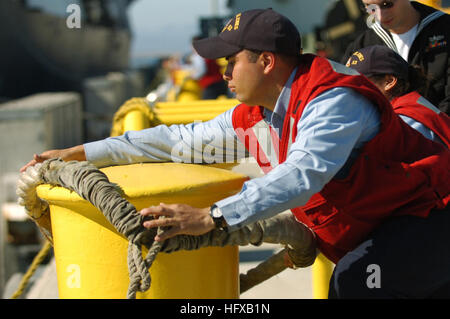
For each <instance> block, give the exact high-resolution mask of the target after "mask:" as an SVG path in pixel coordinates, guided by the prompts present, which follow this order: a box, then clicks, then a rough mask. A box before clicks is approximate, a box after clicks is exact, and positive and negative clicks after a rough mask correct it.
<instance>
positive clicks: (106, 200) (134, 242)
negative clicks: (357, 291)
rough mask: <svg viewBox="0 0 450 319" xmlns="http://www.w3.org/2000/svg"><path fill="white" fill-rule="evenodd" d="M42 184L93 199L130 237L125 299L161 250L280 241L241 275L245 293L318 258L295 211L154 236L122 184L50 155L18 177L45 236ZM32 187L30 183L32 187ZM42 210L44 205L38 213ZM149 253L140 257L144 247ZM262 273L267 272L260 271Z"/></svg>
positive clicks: (139, 287) (146, 281) (145, 282)
mask: <svg viewBox="0 0 450 319" xmlns="http://www.w3.org/2000/svg"><path fill="white" fill-rule="evenodd" d="M39 184H50V185H57V186H62V187H65V188H67V189H70V190H72V191H74V192H76V193H77V194H78V195H80V196H81V197H82V198H84V199H86V200H87V201H89V202H91V203H92V204H93V205H94V206H95V207H96V208H97V209H99V210H100V211H101V212H102V213H103V214H104V215H105V217H106V218H107V220H108V221H109V222H110V223H111V224H112V225H113V226H114V227H115V228H116V229H117V231H118V232H119V233H121V234H123V235H124V236H125V237H126V238H127V239H128V240H129V244H128V257H127V262H128V271H129V277H130V283H129V287H128V292H127V298H129V299H134V298H136V293H137V292H138V291H140V292H145V291H147V290H148V289H149V288H150V285H151V277H150V273H149V271H148V270H149V268H150V267H151V265H152V263H153V261H154V260H155V257H156V255H157V254H158V253H159V252H160V251H163V252H167V253H170V252H174V251H178V250H194V249H199V248H202V247H208V246H219V247H223V246H227V245H241V246H243V245H248V244H251V245H255V246H259V245H261V244H262V243H263V242H266V243H276V244H282V245H284V246H285V249H284V250H282V251H281V252H280V253H278V254H276V255H275V256H273V257H272V258H270V259H269V260H267V261H265V262H263V263H261V264H260V265H259V266H258V267H256V268H255V269H253V270H251V271H249V272H248V273H247V274H246V275H241V276H240V280H241V286H242V287H241V292H243V291H245V290H248V289H249V288H251V287H253V286H255V285H256V284H258V283H260V282H262V281H264V280H266V279H267V278H270V277H271V276H273V275H275V274H277V273H279V272H280V271H282V270H283V269H285V268H287V267H292V268H294V267H307V266H309V265H311V264H312V263H313V262H314V260H315V257H316V245H315V238H314V235H313V233H312V232H311V231H310V230H309V229H308V228H307V227H306V226H305V225H303V224H301V223H299V222H297V221H296V220H295V218H294V216H293V215H292V214H291V213H288V212H286V213H282V214H279V215H277V216H275V217H272V218H269V219H267V220H262V221H258V222H255V223H253V224H251V225H248V226H245V227H243V228H241V229H239V230H237V231H234V232H230V233H228V232H227V231H225V230H220V229H215V230H212V231H211V232H208V233H206V234H204V235H201V236H188V235H179V236H175V237H173V238H170V239H168V240H166V241H164V242H162V243H160V242H155V241H154V240H153V239H154V237H155V235H156V233H157V232H161V231H162V229H158V230H155V229H151V230H148V229H146V228H144V227H143V226H142V224H143V221H144V218H148V217H144V216H142V215H140V214H139V213H138V212H137V210H136V208H135V207H134V206H133V205H132V204H131V203H129V202H128V201H127V200H125V199H124V198H123V197H122V195H123V191H122V190H121V189H120V187H119V186H118V185H115V184H112V183H110V182H109V180H108V178H107V176H106V175H105V174H104V173H103V172H101V171H100V170H98V169H97V168H96V167H95V166H94V165H92V164H90V163H88V162H78V161H71V162H64V161H62V160H61V159H50V160H47V161H45V162H44V163H42V164H37V165H35V166H32V167H28V169H27V170H26V172H25V173H23V174H22V176H21V181H19V184H18V185H19V186H18V191H17V193H18V195H19V197H21V199H20V200H19V202H20V203H21V204H22V205H24V206H25V208H26V210H27V212H28V214H29V215H30V217H32V218H33V220H35V222H36V223H37V224H38V226H39V228H40V229H41V230H42V231H43V233H44V234H47V235H48V236H49V237H50V239H51V227H50V218H49V215H50V214H49V212H48V205H47V203H45V202H44V201H43V200H41V199H39V198H38V196H37V195H36V190H35V188H36V187H37V185H39ZM30 185H31V186H30ZM38 209H44V211H43V212H38ZM43 221H44V222H43ZM142 245H144V246H146V247H147V248H148V249H149V251H148V253H147V255H146V257H145V258H143V257H142V253H141V247H142ZM261 271H263V272H264V273H261Z"/></svg>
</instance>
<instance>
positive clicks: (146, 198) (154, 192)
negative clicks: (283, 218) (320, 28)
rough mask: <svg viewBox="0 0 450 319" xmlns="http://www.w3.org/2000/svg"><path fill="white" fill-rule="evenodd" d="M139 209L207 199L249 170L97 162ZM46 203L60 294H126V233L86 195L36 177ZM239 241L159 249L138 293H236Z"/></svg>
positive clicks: (230, 188) (231, 188)
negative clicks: (144, 287) (146, 286)
mask: <svg viewBox="0 0 450 319" xmlns="http://www.w3.org/2000/svg"><path fill="white" fill-rule="evenodd" d="M102 171H103V172H104V173H105V174H106V175H107V176H108V178H109V179H110V181H111V182H112V183H116V184H118V185H119V186H120V187H121V188H122V189H123V191H124V194H125V195H124V197H125V198H126V199H127V200H129V201H130V202H131V203H132V204H133V205H134V206H135V207H136V209H137V210H140V209H142V208H144V207H148V206H151V205H158V204H159V203H160V202H164V203H168V204H170V203H186V204H189V205H192V206H195V207H208V206H210V205H212V204H213V203H214V202H216V201H217V200H219V199H221V198H224V197H227V196H229V195H232V194H234V193H236V192H238V191H239V190H240V189H241V187H242V184H243V182H244V181H245V180H247V179H248V178H247V177H245V176H243V175H241V174H237V173H234V172H231V171H228V170H224V169H219V168H214V167H209V166H204V165H193V164H178V163H160V164H134V165H127V166H115V167H108V168H104V169H102ZM37 193H38V196H39V197H40V198H42V199H44V200H46V201H47V202H48V203H49V205H50V214H51V218H52V231H53V239H54V254H55V260H56V268H57V278H58V290H59V296H60V298H98V299H103V298H114V299H115V298H124V297H125V296H126V292H127V289H128V284H129V277H128V269H127V246H128V240H127V239H126V238H124V237H123V236H122V235H121V234H119V233H118V232H117V231H116V230H115V228H114V227H113V226H112V225H111V224H110V223H109V222H108V221H107V219H106V218H105V217H104V215H103V214H102V213H101V212H99V211H98V210H97V209H96V208H95V207H94V206H93V205H92V204H91V203H89V202H87V201H85V200H83V199H82V198H81V197H79V196H78V195H77V194H75V193H74V192H70V191H69V190H67V189H65V188H62V187H51V186H49V185H40V186H39V187H38V188H37ZM238 260H239V255H238V247H236V246H233V247H224V248H217V247H208V248H202V249H199V250H195V251H180V252H175V253H171V254H166V253H160V254H158V256H157V257H156V259H155V261H154V263H153V265H152V267H151V268H150V274H151V276H152V285H151V287H150V289H149V291H147V292H145V293H138V294H137V298H152V299H153V298H154V299H203V298H215V299H233V298H239V261H238Z"/></svg>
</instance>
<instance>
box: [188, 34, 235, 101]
mask: <svg viewBox="0 0 450 319" xmlns="http://www.w3.org/2000/svg"><path fill="white" fill-rule="evenodd" d="M199 39H201V37H200V36H196V37H194V38H193V41H195V40H199ZM186 60H187V61H186V63H185V64H182V65H181V68H182V69H183V70H187V71H189V75H190V77H191V78H192V79H194V80H196V81H198V84H199V85H200V87H201V88H202V99H203V100H210V99H216V98H218V97H219V96H225V97H227V96H228V93H229V92H228V87H227V84H226V82H225V81H224V79H223V75H222V73H221V72H220V66H219V65H218V64H217V61H216V60H213V59H204V58H203V57H201V56H200V55H198V53H197V52H196V51H195V49H193V50H192V52H191V54H190V55H189V56H188V57H187V58H186Z"/></svg>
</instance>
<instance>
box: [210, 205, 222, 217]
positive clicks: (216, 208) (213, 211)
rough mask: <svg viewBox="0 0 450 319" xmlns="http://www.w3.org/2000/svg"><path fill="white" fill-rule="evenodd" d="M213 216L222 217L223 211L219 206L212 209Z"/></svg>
mask: <svg viewBox="0 0 450 319" xmlns="http://www.w3.org/2000/svg"><path fill="white" fill-rule="evenodd" d="M211 214H212V217H214V218H220V217H222V212H221V211H220V209H219V208H218V207H214V208H213V210H212V211H211Z"/></svg>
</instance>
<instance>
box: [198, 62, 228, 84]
mask: <svg viewBox="0 0 450 319" xmlns="http://www.w3.org/2000/svg"><path fill="white" fill-rule="evenodd" d="M204 60H205V64H206V72H205V74H204V75H203V76H202V77H201V78H200V80H198V83H199V85H200V86H201V87H202V88H203V89H204V88H207V87H208V86H210V85H211V84H214V83H217V82H220V81H223V76H222V73H220V67H219V65H218V64H217V62H216V60H210V59H204Z"/></svg>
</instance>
